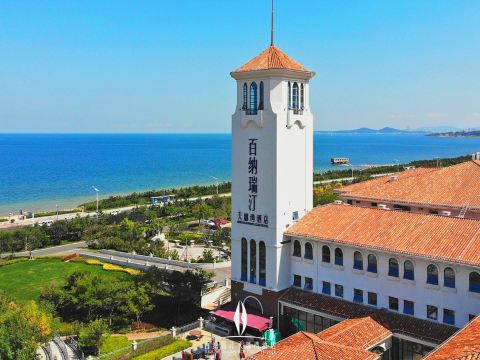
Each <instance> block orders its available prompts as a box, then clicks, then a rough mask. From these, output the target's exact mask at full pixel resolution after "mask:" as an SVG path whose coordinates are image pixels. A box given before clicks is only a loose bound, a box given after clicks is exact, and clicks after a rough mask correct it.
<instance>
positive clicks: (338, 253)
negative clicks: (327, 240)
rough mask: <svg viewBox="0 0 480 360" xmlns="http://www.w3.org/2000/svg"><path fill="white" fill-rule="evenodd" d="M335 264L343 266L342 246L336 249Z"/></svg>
mask: <svg viewBox="0 0 480 360" xmlns="http://www.w3.org/2000/svg"><path fill="white" fill-rule="evenodd" d="M335 265H338V266H343V251H342V249H340V248H336V249H335Z"/></svg>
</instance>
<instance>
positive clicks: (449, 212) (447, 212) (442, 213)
mask: <svg viewBox="0 0 480 360" xmlns="http://www.w3.org/2000/svg"><path fill="white" fill-rule="evenodd" d="M440 214H441V215H443V216H452V212H451V211H442V212H441V213H440Z"/></svg>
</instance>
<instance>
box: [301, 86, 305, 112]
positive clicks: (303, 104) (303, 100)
mask: <svg viewBox="0 0 480 360" xmlns="http://www.w3.org/2000/svg"><path fill="white" fill-rule="evenodd" d="M300 109H301V110H303V109H305V91H304V88H303V83H302V85H300Z"/></svg>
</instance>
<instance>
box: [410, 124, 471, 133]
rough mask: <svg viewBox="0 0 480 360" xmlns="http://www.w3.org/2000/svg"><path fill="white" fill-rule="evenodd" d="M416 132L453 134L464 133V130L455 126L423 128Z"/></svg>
mask: <svg viewBox="0 0 480 360" xmlns="http://www.w3.org/2000/svg"><path fill="white" fill-rule="evenodd" d="M415 130H418V131H423V132H429V133H443V132H452V131H462V129H460V128H457V127H454V126H448V125H445V126H422V127H419V128H417V129H415Z"/></svg>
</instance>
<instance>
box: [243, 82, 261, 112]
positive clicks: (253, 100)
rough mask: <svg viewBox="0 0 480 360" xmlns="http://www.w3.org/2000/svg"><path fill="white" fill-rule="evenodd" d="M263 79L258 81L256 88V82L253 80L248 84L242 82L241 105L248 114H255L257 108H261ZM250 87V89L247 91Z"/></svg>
mask: <svg viewBox="0 0 480 360" xmlns="http://www.w3.org/2000/svg"><path fill="white" fill-rule="evenodd" d="M263 87H264V86H263V81H260V89H258V88H257V83H256V82H255V81H254V82H252V83H251V84H250V87H249V86H248V85H247V83H244V84H243V106H242V110H244V111H246V112H247V114H249V115H256V114H257V112H258V110H263V102H264V101H263V98H264V90H263ZM249 89H250V91H249Z"/></svg>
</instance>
